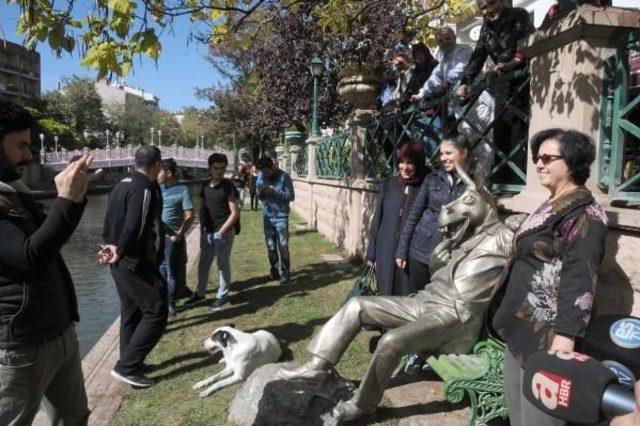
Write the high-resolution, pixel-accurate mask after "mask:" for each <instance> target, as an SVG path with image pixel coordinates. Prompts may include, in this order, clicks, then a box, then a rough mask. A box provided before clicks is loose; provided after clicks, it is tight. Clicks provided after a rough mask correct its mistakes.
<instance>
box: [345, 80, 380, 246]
mask: <svg viewBox="0 0 640 426" xmlns="http://www.w3.org/2000/svg"><path fill="white" fill-rule="evenodd" d="M379 91H380V84H379V82H378V81H377V80H376V79H374V78H372V77H365V76H353V77H347V78H345V79H342V80H340V82H339V83H338V93H339V94H340V95H341V96H342V97H344V98H345V99H347V100H348V101H349V102H351V103H352V104H353V105H354V106H355V107H356V109H355V111H354V113H353V115H352V116H351V117H350V119H349V122H348V123H347V127H348V129H349V140H350V142H351V178H352V179H353V180H352V181H351V183H350V186H351V188H350V190H351V191H352V197H350V198H351V200H352V202H351V204H350V206H349V215H348V217H349V218H350V220H349V227H348V230H347V232H348V237H347V239H346V241H345V248H346V249H347V251H348V252H349V253H350V254H360V253H362V252H363V249H364V248H363V247H362V244H361V241H362V236H363V235H364V234H365V233H366V231H367V230H366V229H365V220H364V218H363V215H364V203H365V190H364V188H365V186H366V179H367V170H366V167H365V161H364V160H365V158H364V156H365V150H364V147H365V141H366V135H367V127H368V126H369V125H370V124H371V123H372V122H373V117H374V113H375V110H376V101H377V99H378V94H379Z"/></svg>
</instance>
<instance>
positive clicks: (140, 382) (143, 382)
mask: <svg viewBox="0 0 640 426" xmlns="http://www.w3.org/2000/svg"><path fill="white" fill-rule="evenodd" d="M111 376H112V377H113V378H114V379H117V380H120V381H121V382H124V383H127V384H129V385H131V386H136V387H139V388H148V387H150V386H153V385H154V383H155V382H154V381H153V380H151V379H150V378H148V377H147V376H145V375H144V374H139V375H138V374H131V375H127V374H122V373H119V372H117V371H116V370H115V369H113V370H111Z"/></svg>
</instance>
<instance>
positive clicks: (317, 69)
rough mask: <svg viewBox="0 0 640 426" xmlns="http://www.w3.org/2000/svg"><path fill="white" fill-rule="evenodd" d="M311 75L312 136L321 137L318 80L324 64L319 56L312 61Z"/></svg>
mask: <svg viewBox="0 0 640 426" xmlns="http://www.w3.org/2000/svg"><path fill="white" fill-rule="evenodd" d="M309 69H310V70H311V75H312V76H313V105H312V107H311V136H312V137H318V136H320V129H319V128H318V78H319V77H320V76H322V71H324V62H322V59H320V58H318V57H317V56H316V57H315V58H313V59H312V60H311V65H310V66H309Z"/></svg>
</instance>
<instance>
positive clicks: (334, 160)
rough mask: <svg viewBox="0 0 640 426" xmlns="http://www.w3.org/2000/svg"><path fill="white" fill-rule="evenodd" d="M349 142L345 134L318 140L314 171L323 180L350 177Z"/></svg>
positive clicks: (341, 133)
mask: <svg viewBox="0 0 640 426" xmlns="http://www.w3.org/2000/svg"><path fill="white" fill-rule="evenodd" d="M350 157H351V141H350V140H349V138H348V135H347V133H346V132H339V133H336V134H334V135H333V136H330V137H324V138H321V139H320V140H318V142H317V144H316V171H317V174H318V177H320V178H324V179H343V178H346V177H349V176H350V175H351V165H350V164H351V162H350Z"/></svg>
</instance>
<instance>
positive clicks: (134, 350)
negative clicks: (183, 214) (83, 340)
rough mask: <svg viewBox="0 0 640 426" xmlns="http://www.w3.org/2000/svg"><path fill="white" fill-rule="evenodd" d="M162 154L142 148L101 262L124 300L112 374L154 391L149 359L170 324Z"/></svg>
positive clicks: (113, 203)
mask: <svg viewBox="0 0 640 426" xmlns="http://www.w3.org/2000/svg"><path fill="white" fill-rule="evenodd" d="M160 160H161V156H160V150H159V149H158V148H156V147H155V146H142V147H140V148H138V150H137V151H136V153H135V158H134V163H135V168H136V170H135V171H134V172H132V173H130V174H129V175H128V176H127V177H125V178H124V179H122V181H120V183H118V185H116V187H115V188H114V189H113V191H112V192H111V195H110V196H109V203H108V206H107V212H106V216H105V219H104V230H103V233H102V238H103V241H104V243H105V246H104V248H103V251H102V252H101V258H100V261H101V263H103V264H106V263H109V264H110V265H111V275H112V276H113V280H114V281H115V283H116V287H117V289H118V295H119V297H120V305H121V315H120V360H119V361H118V362H117V363H116V365H115V367H114V368H113V371H111V375H112V376H113V377H115V378H116V379H118V380H120V381H123V382H125V383H128V384H130V385H132V386H137V387H149V386H152V385H153V380H151V379H149V378H148V377H146V376H145V375H144V372H143V369H144V364H143V362H144V359H145V358H146V356H147V355H148V354H149V352H151V350H152V349H153V348H154V346H155V345H156V343H158V340H160V337H161V336H162V333H163V332H164V328H165V326H166V325H167V315H168V307H167V294H166V292H167V289H166V286H165V284H164V281H163V280H162V277H161V276H160V273H159V270H158V262H159V261H160V260H161V256H162V250H161V243H162V239H161V237H162V231H161V228H160V227H161V226H162V220H161V215H162V195H161V193H160V187H159V186H158V184H157V183H156V179H157V178H158V174H159V173H160V170H161V165H160Z"/></svg>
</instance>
